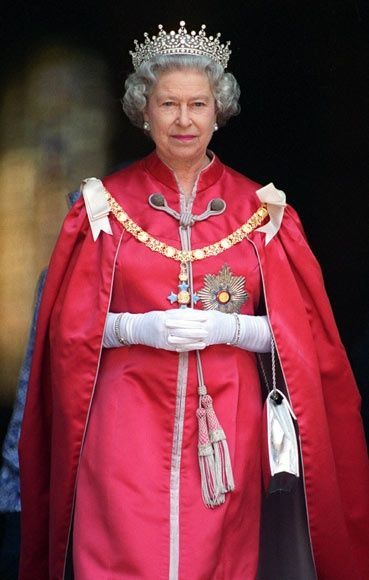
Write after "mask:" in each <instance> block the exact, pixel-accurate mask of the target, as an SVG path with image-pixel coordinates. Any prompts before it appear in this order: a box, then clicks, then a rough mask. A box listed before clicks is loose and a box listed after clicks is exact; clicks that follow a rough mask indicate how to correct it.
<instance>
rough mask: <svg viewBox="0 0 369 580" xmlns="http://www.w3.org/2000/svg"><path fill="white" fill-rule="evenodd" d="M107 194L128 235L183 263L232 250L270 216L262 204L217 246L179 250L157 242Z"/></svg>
mask: <svg viewBox="0 0 369 580" xmlns="http://www.w3.org/2000/svg"><path fill="white" fill-rule="evenodd" d="M105 194H106V199H107V202H108V204H109V206H110V209H111V212H112V214H113V215H114V217H115V218H116V219H117V220H118V222H119V223H120V224H121V225H122V226H123V228H124V229H125V230H126V231H127V232H128V233H130V234H131V235H132V236H133V237H134V238H136V240H138V241H139V242H141V243H142V244H144V245H145V246H146V247H147V248H150V250H152V251H153V252H158V253H159V254H161V255H162V256H165V257H167V258H170V259H171V260H176V261H177V262H183V263H188V262H196V261H197V260H204V259H205V258H208V257H209V256H218V254H221V253H222V252H225V250H228V249H229V248H232V247H233V246H234V245H235V244H239V243H240V242H242V240H244V239H245V238H246V237H247V236H248V234H250V233H251V232H252V231H253V230H254V229H255V228H257V227H258V226H260V225H261V224H262V222H263V221H264V220H265V218H266V217H267V216H268V215H269V214H268V210H267V207H266V204H262V205H261V206H260V207H259V209H257V210H256V212H255V213H254V214H253V215H252V216H251V217H250V219H249V220H247V222H245V223H244V224H242V226H241V227H239V228H238V229H237V230H235V231H234V232H232V233H231V234H229V236H227V237H226V238H223V239H222V240H219V242H215V244H211V245H210V246H205V247H203V248H198V249H196V250H190V251H186V250H178V249H177V248H174V247H173V246H168V244H165V243H164V242H161V241H160V240H157V239H156V238H154V237H153V236H151V235H150V234H149V233H148V232H145V230H143V229H142V228H141V227H140V226H139V225H137V224H136V223H135V222H134V221H133V220H132V219H131V218H130V217H129V215H128V214H127V213H126V212H125V211H124V209H123V208H122V207H121V206H120V205H119V203H118V202H117V201H116V200H115V199H114V197H113V196H112V195H111V194H110V193H109V192H108V191H107V190H105Z"/></svg>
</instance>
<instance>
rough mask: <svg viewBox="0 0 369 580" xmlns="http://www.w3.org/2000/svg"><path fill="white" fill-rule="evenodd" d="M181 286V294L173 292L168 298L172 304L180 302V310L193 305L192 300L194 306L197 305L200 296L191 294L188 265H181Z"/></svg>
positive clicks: (179, 285)
mask: <svg viewBox="0 0 369 580" xmlns="http://www.w3.org/2000/svg"><path fill="white" fill-rule="evenodd" d="M178 279H179V284H178V289H179V292H177V294H175V292H171V293H170V294H169V296H168V297H167V298H168V300H169V302H170V303H171V304H174V303H175V302H178V306H179V308H187V306H188V305H189V304H191V298H192V302H193V304H196V303H197V302H198V301H199V300H200V298H199V296H198V294H196V293H192V296H191V292H190V284H189V281H188V267H187V264H184V263H181V269H180V272H179V276H178Z"/></svg>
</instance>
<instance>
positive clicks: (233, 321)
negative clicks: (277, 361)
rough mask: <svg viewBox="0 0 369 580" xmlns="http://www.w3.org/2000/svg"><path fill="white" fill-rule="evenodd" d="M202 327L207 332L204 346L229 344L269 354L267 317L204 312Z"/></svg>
mask: <svg viewBox="0 0 369 580" xmlns="http://www.w3.org/2000/svg"><path fill="white" fill-rule="evenodd" d="M203 312H204V314H205V315H206V320H205V322H204V324H203V327H204V328H205V329H206V331H207V336H206V337H205V338H204V342H205V344H206V346H209V345H211V344H230V345H234V346H238V347H240V348H244V349H246V350H250V351H252V352H270V350H271V332H270V328H269V323H268V318H267V316H249V315H247V314H236V315H234V314H226V313H224V312H219V311H218V310H205V311H203Z"/></svg>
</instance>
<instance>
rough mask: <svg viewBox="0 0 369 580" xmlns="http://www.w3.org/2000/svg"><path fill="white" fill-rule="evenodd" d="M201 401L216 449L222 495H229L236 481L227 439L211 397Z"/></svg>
mask: <svg viewBox="0 0 369 580" xmlns="http://www.w3.org/2000/svg"><path fill="white" fill-rule="evenodd" d="M201 401H202V405H203V406H204V408H205V411H206V419H207V424H208V428H209V438H210V442H211V443H212V445H213V449H214V460H215V473H216V477H217V482H218V487H219V489H220V491H221V492H222V493H227V492H228V491H232V490H234V479H233V472H232V465H231V458H230V456H229V449H228V444H227V439H226V436H225V433H224V431H223V429H222V427H221V425H220V423H219V420H218V417H217V416H216V414H215V411H214V407H213V401H212V398H211V397H210V395H205V396H203V397H201Z"/></svg>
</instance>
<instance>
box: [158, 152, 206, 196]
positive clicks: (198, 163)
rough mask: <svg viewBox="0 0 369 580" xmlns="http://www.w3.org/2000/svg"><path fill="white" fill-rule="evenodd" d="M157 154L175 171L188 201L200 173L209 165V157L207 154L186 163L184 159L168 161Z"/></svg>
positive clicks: (181, 189) (179, 185) (180, 187)
mask: <svg viewBox="0 0 369 580" xmlns="http://www.w3.org/2000/svg"><path fill="white" fill-rule="evenodd" d="M157 154H158V157H159V159H161V161H162V162H163V163H165V165H167V166H168V167H169V168H170V169H171V170H172V171H173V173H174V175H175V178H176V181H177V183H178V187H179V189H180V191H181V193H183V195H184V196H185V198H186V199H188V198H189V197H190V196H191V194H192V192H193V189H194V186H195V183H196V180H197V178H198V176H199V173H200V172H201V171H202V170H203V169H204V168H205V167H206V166H207V165H209V162H210V159H209V157H208V156H207V155H206V154H205V155H204V156H203V157H202V158H201V159H198V160H195V161H194V160H192V159H191V160H188V161H187V160H186V161H184V160H182V159H181V160H176V159H174V160H173V159H171V160H169V159H168V160H167V159H165V158H163V156H162V155H160V153H159V152H157Z"/></svg>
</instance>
